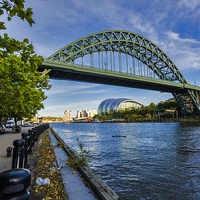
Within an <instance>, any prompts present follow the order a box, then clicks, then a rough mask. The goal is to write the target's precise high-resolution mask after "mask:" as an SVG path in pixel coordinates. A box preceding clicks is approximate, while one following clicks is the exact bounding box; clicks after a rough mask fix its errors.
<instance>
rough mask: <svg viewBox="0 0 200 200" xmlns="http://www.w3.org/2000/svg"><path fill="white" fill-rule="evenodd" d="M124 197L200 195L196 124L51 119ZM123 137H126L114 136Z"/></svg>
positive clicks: (199, 139)
mask: <svg viewBox="0 0 200 200" xmlns="http://www.w3.org/2000/svg"><path fill="white" fill-rule="evenodd" d="M51 126H52V127H53V128H54V130H55V132H57V133H59V135H60V137H61V138H62V139H64V141H65V142H66V143H67V144H68V145H69V146H71V147H73V148H74V149H75V150H78V145H77V142H76V139H77V138H79V140H80V141H81V142H83V143H84V147H85V149H87V150H89V151H90V153H91V155H92V159H91V163H90V164H89V166H90V168H92V169H93V170H94V171H95V173H96V174H97V175H99V176H100V177H101V178H102V179H103V180H104V181H105V182H106V183H107V184H108V185H109V186H110V187H111V188H112V189H113V190H114V191H115V192H116V193H117V194H118V195H119V196H120V197H121V198H122V199H164V200H165V199H170V200H171V199H178V200H180V199H189V200H190V199H200V123H70V124H63V123H57V124H56V123H55V124H51ZM113 135H123V136H126V137H112V136H113Z"/></svg>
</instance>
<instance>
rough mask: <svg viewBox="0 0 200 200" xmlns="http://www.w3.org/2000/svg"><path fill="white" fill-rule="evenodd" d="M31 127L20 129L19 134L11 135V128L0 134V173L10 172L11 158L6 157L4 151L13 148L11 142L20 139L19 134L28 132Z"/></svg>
mask: <svg viewBox="0 0 200 200" xmlns="http://www.w3.org/2000/svg"><path fill="white" fill-rule="evenodd" d="M32 128H33V127H22V129H21V132H19V133H12V129H11V128H7V129H6V133H3V134H0V173H1V172H3V171H6V170H10V169H11V166H12V157H7V151H6V149H7V148H8V147H13V141H14V140H16V139H21V138H22V137H21V134H22V133H26V132H28V130H29V129H32Z"/></svg>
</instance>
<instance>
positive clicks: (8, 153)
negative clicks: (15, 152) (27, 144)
mask: <svg viewBox="0 0 200 200" xmlns="http://www.w3.org/2000/svg"><path fill="white" fill-rule="evenodd" d="M12 149H13V148H12V147H8V148H7V149H6V151H7V157H11V154H12Z"/></svg>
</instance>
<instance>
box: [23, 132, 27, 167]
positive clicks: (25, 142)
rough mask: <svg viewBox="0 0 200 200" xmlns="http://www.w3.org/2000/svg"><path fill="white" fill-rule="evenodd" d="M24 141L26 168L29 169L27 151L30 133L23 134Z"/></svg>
mask: <svg viewBox="0 0 200 200" xmlns="http://www.w3.org/2000/svg"><path fill="white" fill-rule="evenodd" d="M22 139H23V140H24V167H25V168H28V167H29V166H28V165H27V154H28V153H27V149H28V133H22Z"/></svg>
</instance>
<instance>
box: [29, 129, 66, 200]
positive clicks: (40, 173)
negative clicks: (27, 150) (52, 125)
mask: <svg viewBox="0 0 200 200" xmlns="http://www.w3.org/2000/svg"><path fill="white" fill-rule="evenodd" d="M39 141H42V142H41V143H40V142H38V143H37V146H36V147H35V152H34V157H35V160H36V167H35V169H34V170H33V172H32V173H33V174H34V175H33V177H34V180H33V183H34V184H33V188H32V191H31V198H30V200H35V199H41V200H48V199H52V200H55V199H57V200H67V199H68V198H67V194H66V192H65V187H64V184H67V183H64V182H63V180H62V177H61V173H60V171H59V170H57V164H56V157H55V153H54V148H53V146H52V144H51V139H50V136H49V131H48V130H47V131H45V132H44V133H43V134H41V136H40V138H39ZM38 177H41V178H42V179H45V178H49V179H50V183H48V184H45V185H37V184H36V179H37V178H38Z"/></svg>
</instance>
